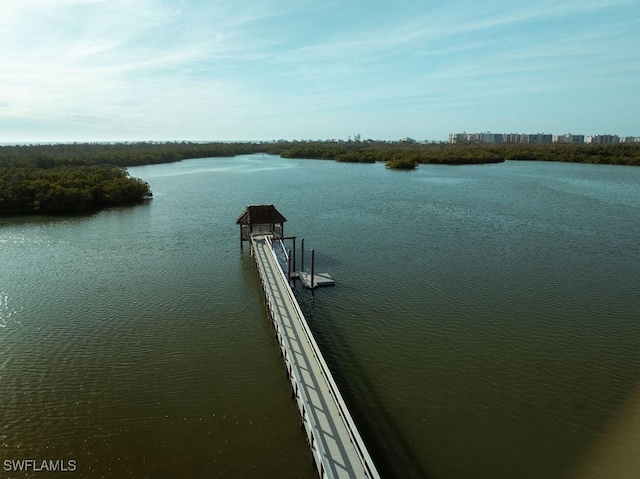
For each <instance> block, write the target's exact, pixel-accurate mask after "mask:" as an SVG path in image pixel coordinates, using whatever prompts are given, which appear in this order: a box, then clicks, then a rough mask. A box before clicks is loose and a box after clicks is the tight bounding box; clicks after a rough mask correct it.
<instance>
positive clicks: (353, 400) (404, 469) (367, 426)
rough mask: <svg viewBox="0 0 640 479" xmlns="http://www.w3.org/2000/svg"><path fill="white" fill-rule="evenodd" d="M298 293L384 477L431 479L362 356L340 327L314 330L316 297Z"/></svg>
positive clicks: (346, 400)
mask: <svg viewBox="0 0 640 479" xmlns="http://www.w3.org/2000/svg"><path fill="white" fill-rule="evenodd" d="M295 293H296V297H297V298H298V301H299V303H300V307H301V309H302V311H303V313H304V314H305V317H306V318H307V321H308V322H309V326H310V328H311V329H312V331H313V334H314V335H315V338H316V341H317V342H318V345H319V346H320V348H321V350H323V355H324V356H325V360H326V361H327V364H328V365H329V368H330V370H331V373H332V374H333V376H334V379H335V380H336V383H337V384H338V385H339V387H340V392H341V393H342V396H343V397H344V400H345V402H346V403H347V406H348V407H349V411H350V412H351V415H352V416H353V419H354V421H355V422H356V424H357V425H358V430H359V431H360V434H361V435H362V436H363V440H364V442H365V445H366V446H367V449H368V450H369V454H371V457H372V459H373V462H374V464H375V465H376V467H377V469H378V472H379V473H380V476H381V477H383V478H387V477H402V478H416V479H417V478H422V479H428V478H429V474H428V472H427V471H426V470H425V469H424V465H423V463H422V462H421V461H420V459H419V458H418V456H416V455H415V454H414V452H413V450H412V447H411V444H410V443H409V442H408V441H407V440H406V439H405V437H404V435H403V434H402V431H401V429H400V428H399V427H398V425H397V424H396V422H395V421H394V419H393V416H392V415H391V414H390V412H389V410H388V409H387V408H386V407H385V405H384V401H383V400H382V398H381V397H380V395H379V394H378V392H377V388H376V385H375V383H374V382H372V381H371V379H370V378H369V377H368V376H367V374H366V372H365V369H364V368H363V367H362V366H361V364H360V361H359V359H358V355H357V354H355V353H354V351H353V350H352V349H351V348H350V347H349V345H348V342H347V341H345V340H344V337H343V336H342V335H341V334H340V332H339V329H338V328H331V327H325V328H322V329H321V328H317V327H314V322H315V318H314V305H315V297H314V295H312V294H311V292H309V291H307V290H304V289H303V288H302V287H301V286H299V285H298V284H296V288H295ZM328 345H331V348H332V349H335V350H336V351H340V355H339V356H340V361H338V360H337V359H338V356H337V355H335V354H330V353H327V352H325V351H328ZM343 364H348V365H349V373H350V374H351V375H352V376H353V377H357V378H358V379H359V383H358V387H357V391H358V392H357V393H356V388H351V387H348V381H347V379H346V373H347V371H346V370H345V369H344V367H342V365H343ZM362 394H364V395H365V396H366V401H363V400H362V399H361V398H359V397H358V396H359V395H362Z"/></svg>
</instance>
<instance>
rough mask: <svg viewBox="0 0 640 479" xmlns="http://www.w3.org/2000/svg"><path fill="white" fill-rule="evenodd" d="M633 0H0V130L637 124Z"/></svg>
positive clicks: (364, 131) (392, 131)
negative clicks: (316, 0) (483, 0)
mask: <svg viewBox="0 0 640 479" xmlns="http://www.w3.org/2000/svg"><path fill="white" fill-rule="evenodd" d="M638 19H640V2H637V0H579V1H578V0H567V1H564V2H556V1H551V0H542V1H541V2H537V3H531V2H525V1H524V0H516V1H506V0H502V1H496V0H488V1H486V2H472V1H470V0H452V1H450V2H436V1H435V0H427V1H422V0H420V1H419V0H402V1H399V2H383V1H381V0H366V1H365V0H347V1H337V0H329V1H327V2H320V3H318V2H312V1H310V0H299V1H296V2H289V1H285V0H247V1H245V2H236V1H232V0H217V1H215V2H203V1H198V0H135V1H134V0H20V1H15V2H13V1H5V2H2V3H0V45H2V48H1V49H0V64H1V65H2V68H1V69H0V142H3V143H24V142H74V141H81V142H84V141H149V140H151V141H174V140H175V141H182V140H192V141H198V140H210V141H225V140H228V141H233V140H239V141H259V140H263V141H269V140H273V139H279V138H285V139H287V140H293V139H322V138H325V139H326V138H347V136H348V135H352V136H353V135H355V134H360V135H361V136H362V138H372V139H381V140H396V139H400V138H405V137H411V138H416V139H420V140H436V141H447V138H448V135H449V133H451V132H456V131H486V130H489V131H526V132H537V131H552V132H558V133H565V132H579V133H580V134H585V137H586V135H591V134H594V135H595V134H605V133H607V132H611V134H616V135H619V136H620V137H627V136H638V135H640V89H639V88H638V85H640V49H638V48H637V45H640V20H638Z"/></svg>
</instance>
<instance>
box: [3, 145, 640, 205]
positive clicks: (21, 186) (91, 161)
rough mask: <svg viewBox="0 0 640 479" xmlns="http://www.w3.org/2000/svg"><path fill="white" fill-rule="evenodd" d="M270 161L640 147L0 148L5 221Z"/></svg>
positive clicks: (603, 159) (421, 160)
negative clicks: (137, 170)
mask: <svg viewBox="0 0 640 479" xmlns="http://www.w3.org/2000/svg"><path fill="white" fill-rule="evenodd" d="M252 153H268V154H274V155H280V156H281V157H283V158H313V159H330V160H334V161H339V162H356V163H374V162H384V163H385V164H386V166H387V167H389V168H397V169H413V168H415V167H416V166H417V165H419V164H446V165H462V164H482V163H497V162H502V161H506V160H510V161H567V162H578V163H597V164H612V165H636V166H638V165H640V143H623V144H613V145H591V144H580V145H571V144H550V145H522V144H498V145H488V144H474V145H457V144H416V143H406V142H395V143H389V142H380V141H372V140H365V141H360V140H357V141H349V142H337V141H318V142H277V143H276V142H271V143H220V142H217V143H191V142H163V143H160V142H147V143H143V142H140V143H114V144H104V143H74V144H53V145H28V146H2V147H0V216H8V215H25V214H78V213H88V212H92V211H97V210H99V209H102V208H105V207H108V206H115V205H123V204H131V203H136V202H140V201H142V200H144V199H145V198H150V197H151V196H152V193H151V190H150V188H149V185H148V184H147V183H145V182H144V181H142V180H140V179H138V178H132V177H130V176H129V175H128V173H127V172H126V170H124V169H123V167H126V166H138V165H149V164H158V163H168V162H174V161H180V160H183V159H189V158H207V157H231V156H235V155H240V154H252Z"/></svg>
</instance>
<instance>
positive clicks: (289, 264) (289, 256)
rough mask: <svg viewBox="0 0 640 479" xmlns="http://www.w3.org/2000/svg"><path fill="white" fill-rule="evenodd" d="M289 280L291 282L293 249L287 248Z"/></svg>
mask: <svg viewBox="0 0 640 479" xmlns="http://www.w3.org/2000/svg"><path fill="white" fill-rule="evenodd" d="M287 281H288V282H289V284H291V250H287Z"/></svg>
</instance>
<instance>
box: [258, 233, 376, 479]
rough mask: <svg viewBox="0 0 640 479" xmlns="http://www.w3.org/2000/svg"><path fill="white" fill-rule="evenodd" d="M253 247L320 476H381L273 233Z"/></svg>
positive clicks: (329, 477) (294, 393)
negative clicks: (289, 278) (296, 293)
mask: <svg viewBox="0 0 640 479" xmlns="http://www.w3.org/2000/svg"><path fill="white" fill-rule="evenodd" d="M251 251H252V254H253V256H254V258H255V260H256V264H257V265H258V272H259V274H260V282H261V283H262V288H263V290H264V294H265V298H266V304H267V309H268V311H269V314H270V316H271V320H272V322H273V325H274V328H275V330H276V336H277V338H278V342H279V343H280V350H281V353H282V356H283V358H284V361H285V365H286V368H287V373H288V375H289V378H290V380H291V386H292V392H293V396H294V398H295V400H296V403H297V404H298V409H299V410H300V415H301V417H302V425H303V427H304V429H305V431H306V434H307V439H308V441H309V446H310V447H311V452H312V454H313V458H314V461H315V465H316V468H317V469H318V473H319V475H320V477H321V478H323V479H325V478H326V479H332V478H352V479H353V478H357V479H360V478H362V479H364V478H372V479H377V478H379V477H380V476H379V474H378V471H377V470H376V467H375V465H374V464H373V461H372V459H371V457H370V455H369V453H368V451H367V449H366V447H365V445H364V442H363V441H362V438H361V437H360V434H359V432H358V429H357V428H356V425H355V423H354V422H353V419H352V418H351V414H350V413H349V410H348V409H347V406H346V404H345V402H344V400H343V398H342V395H341V394H340V391H339V390H338V387H337V385H336V383H335V381H334V380H333V377H332V375H331V372H330V371H329V368H328V366H327V364H326V363H325V360H324V358H323V356H322V353H321V352H320V349H319V348H318V345H317V344H316V341H315V339H314V337H313V334H312V332H311V330H310V329H309V326H308V324H307V321H306V319H305V317H304V315H303V314H302V311H301V310H300V306H299V304H298V302H297V300H296V298H295V296H294V294H293V291H292V289H291V287H290V285H289V282H288V281H287V278H286V275H285V272H284V271H283V270H282V268H281V267H280V265H279V263H278V258H277V257H276V254H275V252H274V249H273V246H272V238H271V236H270V235H259V234H258V235H255V234H254V235H252V236H251Z"/></svg>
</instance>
